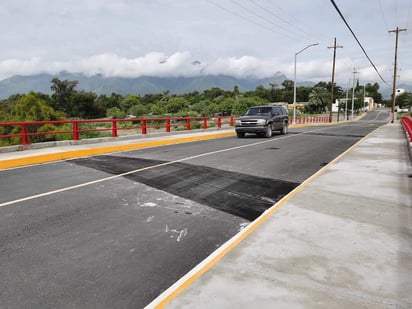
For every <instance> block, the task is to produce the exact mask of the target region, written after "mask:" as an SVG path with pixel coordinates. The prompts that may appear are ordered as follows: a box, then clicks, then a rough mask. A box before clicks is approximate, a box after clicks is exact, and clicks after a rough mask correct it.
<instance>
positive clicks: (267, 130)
mask: <svg viewBox="0 0 412 309" xmlns="http://www.w3.org/2000/svg"><path fill="white" fill-rule="evenodd" d="M265 137H268V138H269V137H272V124H271V123H269V124H268V125H267V127H266V132H265Z"/></svg>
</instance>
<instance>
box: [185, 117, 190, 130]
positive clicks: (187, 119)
mask: <svg viewBox="0 0 412 309" xmlns="http://www.w3.org/2000/svg"><path fill="white" fill-rule="evenodd" d="M186 130H188V131H190V118H186Z"/></svg>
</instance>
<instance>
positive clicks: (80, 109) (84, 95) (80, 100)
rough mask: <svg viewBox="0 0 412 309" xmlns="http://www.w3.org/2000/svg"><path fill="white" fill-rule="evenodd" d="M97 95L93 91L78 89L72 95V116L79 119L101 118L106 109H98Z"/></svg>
mask: <svg viewBox="0 0 412 309" xmlns="http://www.w3.org/2000/svg"><path fill="white" fill-rule="evenodd" d="M96 97H97V95H96V94H95V93H94V92H86V91H79V92H75V93H73V95H72V98H71V101H72V105H73V107H72V108H73V111H72V112H71V116H72V117H78V118H81V119H93V118H101V117H104V116H105V114H106V110H103V109H100V108H99V106H98V105H97V104H96Z"/></svg>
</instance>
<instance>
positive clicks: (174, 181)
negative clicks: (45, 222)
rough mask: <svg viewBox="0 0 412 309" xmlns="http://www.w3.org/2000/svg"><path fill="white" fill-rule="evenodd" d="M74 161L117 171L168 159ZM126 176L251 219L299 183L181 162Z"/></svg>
mask: <svg viewBox="0 0 412 309" xmlns="http://www.w3.org/2000/svg"><path fill="white" fill-rule="evenodd" d="M72 162H73V163H75V164H78V165H81V166H87V167H89V168H94V169H97V170H101V171H105V172H107V173H110V174H114V175H116V174H122V173H125V172H128V171H132V170H135V169H140V168H144V167H149V166H154V165H158V164H161V163H166V162H167V161H159V160H149V159H141V158H130V157H129V158H128V157H117V156H110V155H103V156H97V157H93V158H82V159H76V160H72ZM125 177H126V178H128V179H131V180H133V181H136V182H139V183H143V184H145V185H148V186H150V187H153V188H156V189H159V190H162V191H165V192H168V193H171V194H174V195H177V196H180V197H183V198H186V199H190V200H192V201H195V202H197V203H201V204H204V205H207V206H210V207H213V208H215V209H218V210H220V211H224V212H226V213H229V214H232V215H235V216H238V217H241V218H244V219H246V220H250V221H253V220H254V219H256V218H257V217H258V216H259V215H260V214H262V213H263V212H264V211H265V210H266V209H268V208H270V207H271V206H272V205H273V204H275V203H276V202H277V201H279V200H280V199H281V198H283V197H284V196H285V195H286V194H288V193H289V192H290V191H292V190H293V189H294V188H296V187H297V186H298V185H299V183H295V182H288V181H284V180H278V179H270V178H262V177H256V176H251V175H245V174H240V173H234V172H229V171H223V170H219V169H215V168H211V167H206V166H198V165H191V164H187V163H182V162H176V163H172V164H169V165H164V166H158V167H156V168H153V169H148V170H144V171H139V172H137V173H134V174H129V175H126V176H125Z"/></svg>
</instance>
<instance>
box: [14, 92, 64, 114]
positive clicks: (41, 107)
mask: <svg viewBox="0 0 412 309" xmlns="http://www.w3.org/2000/svg"><path fill="white" fill-rule="evenodd" d="M11 114H12V119H13V121H45V120H59V119H63V115H62V114H61V113H58V112H56V111H55V110H54V109H53V107H51V106H50V105H48V104H47V103H46V101H45V100H44V99H41V98H39V96H38V95H37V94H36V93H34V92H30V93H28V94H27V95H25V96H23V97H21V98H20V99H19V100H18V101H17V103H16V105H15V106H14V108H13V110H12V112H11Z"/></svg>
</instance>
